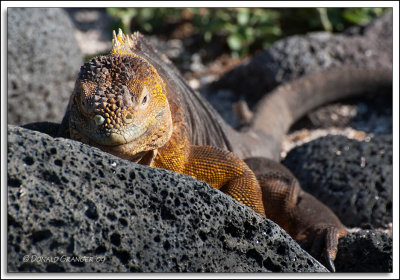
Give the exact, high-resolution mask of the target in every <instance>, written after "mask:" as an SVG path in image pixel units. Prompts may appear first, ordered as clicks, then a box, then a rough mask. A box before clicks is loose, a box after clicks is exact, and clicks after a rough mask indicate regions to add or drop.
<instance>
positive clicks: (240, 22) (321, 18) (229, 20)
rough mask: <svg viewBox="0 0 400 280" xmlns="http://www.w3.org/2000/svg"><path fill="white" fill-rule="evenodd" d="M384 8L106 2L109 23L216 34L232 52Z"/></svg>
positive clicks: (336, 26)
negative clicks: (170, 5)
mask: <svg viewBox="0 0 400 280" xmlns="http://www.w3.org/2000/svg"><path fill="white" fill-rule="evenodd" d="M387 9H388V8H108V9H107V11H108V13H109V15H110V16H112V17H114V18H116V19H117V20H118V22H117V25H116V26H113V28H114V29H116V28H122V30H123V31H124V32H132V31H134V30H139V31H141V32H143V33H145V34H157V35H161V36H166V38H168V37H169V36H175V37H179V34H180V36H181V38H182V37H185V36H194V35H200V37H201V38H202V41H203V43H209V42H211V41H213V40H215V39H217V38H219V39H221V38H222V42H224V43H225V45H226V47H227V48H228V49H229V50H230V52H231V54H232V55H233V56H243V55H247V54H249V53H254V52H255V51H258V50H262V49H266V48H267V47H268V46H270V45H271V44H272V43H273V42H274V41H276V40H278V39H280V38H284V37H287V36H289V35H293V34H304V33H307V32H310V31H318V30H319V31H330V32H340V31H342V30H344V29H345V28H347V27H349V26H351V25H365V24H367V23H368V22H369V21H370V20H372V19H373V18H375V17H377V16H380V15H381V14H382V13H383V12H384V11H385V10H387Z"/></svg>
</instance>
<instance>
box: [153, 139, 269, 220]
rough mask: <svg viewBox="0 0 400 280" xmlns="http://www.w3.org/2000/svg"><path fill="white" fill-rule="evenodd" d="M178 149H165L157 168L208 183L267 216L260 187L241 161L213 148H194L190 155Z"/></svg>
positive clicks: (157, 159) (157, 161)
mask: <svg viewBox="0 0 400 280" xmlns="http://www.w3.org/2000/svg"><path fill="white" fill-rule="evenodd" d="M167 146H168V145H167ZM167 148H168V147H167ZM176 148H177V147H176V146H174V147H173V149H168V150H167V152H165V150H163V149H161V153H160V154H159V155H158V156H157V158H156V159H155V164H154V166H155V167H160V168H165V169H170V170H173V171H175V172H179V173H183V174H186V175H189V176H192V177H194V178H196V179H197V180H200V181H203V182H206V183H207V184H209V185H210V186H212V187H214V188H216V189H219V190H221V191H222V192H224V193H226V194H228V195H230V196H232V197H233V198H234V199H236V200H237V201H239V202H241V203H243V204H244V205H246V206H248V207H250V208H252V209H253V210H254V211H256V212H257V213H258V214H260V215H262V216H263V217H265V210H264V205H263V201H262V193H261V188H260V185H259V183H258V181H257V179H256V177H255V175H254V173H253V172H252V171H251V170H250V168H249V167H248V166H247V165H246V164H245V163H244V162H243V161H242V160H241V159H239V158H238V157H237V156H235V155H234V154H233V153H231V152H229V151H227V150H222V149H219V148H215V147H211V146H196V145H191V146H190V147H189V148H188V151H187V152H184V151H182V150H183V149H176ZM163 151H164V152H163ZM185 154H186V155H185Z"/></svg>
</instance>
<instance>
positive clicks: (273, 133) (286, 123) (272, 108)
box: [245, 66, 392, 159]
mask: <svg viewBox="0 0 400 280" xmlns="http://www.w3.org/2000/svg"><path fill="white" fill-rule="evenodd" d="M391 89H392V70H391V69H390V68H389V67H387V68H384V67H381V68H374V69H368V68H356V67H350V66H349V67H345V68H342V69H332V70H328V71H325V72H318V73H314V74H310V75H306V76H303V77H301V78H299V79H297V80H293V81H291V82H288V83H286V84H283V85H281V86H279V87H277V88H275V89H274V90H273V91H272V92H270V93H269V94H267V95H266V96H265V97H264V98H263V99H261V100H260V101H259V103H258V104H257V106H256V108H255V112H254V117H253V119H252V120H251V122H250V126H249V127H247V128H246V131H247V132H246V133H245V134H247V135H249V134H253V135H254V134H258V135H265V136H267V137H268V141H269V142H274V143H281V142H282V140H283V137H284V136H285V134H286V133H287V132H288V130H289V128H290V126H291V125H292V124H293V123H294V122H296V121H297V120H298V119H300V118H301V117H302V116H304V115H305V114H306V113H307V112H309V111H310V110H312V109H314V108H316V107H318V106H321V105H323V104H326V103H329V102H332V101H335V100H339V99H343V98H347V97H352V96H356V95H360V94H364V93H369V92H373V93H380V92H382V93H383V92H391ZM257 138H261V137H257ZM271 138H272V139H273V140H274V141H271ZM273 146H275V147H273V149H276V145H273ZM279 152H280V151H279V150H278V151H268V152H267V154H273V158H274V159H279ZM252 156H255V155H252Z"/></svg>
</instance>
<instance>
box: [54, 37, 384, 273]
mask: <svg viewBox="0 0 400 280" xmlns="http://www.w3.org/2000/svg"><path fill="white" fill-rule="evenodd" d="M355 73H357V75H354V74H355ZM390 85H391V74H390V73H388V71H371V70H362V69H361V70H360V69H357V70H354V69H350V70H340V71H336V72H331V73H328V74H324V73H318V74H315V75H313V76H307V77H305V78H300V79H299V80H296V81H294V82H292V83H289V84H287V85H283V86H281V87H279V88H277V89H276V90H275V92H273V93H272V94H269V95H268V96H267V97H266V98H265V99H263V100H262V101H261V102H260V103H259V106H258V107H257V109H256V111H255V114H254V118H253V120H252V121H251V122H250V123H249V125H248V126H247V127H245V128H243V129H242V130H241V131H236V130H234V129H233V128H232V127H230V126H229V125H228V124H227V123H225V122H224V121H223V119H222V118H221V117H220V116H219V114H218V113H217V112H216V111H215V110H214V109H213V108H212V107H211V106H210V105H209V104H208V103H207V102H206V101H205V100H204V99H203V98H202V97H201V96H200V94H198V93H197V92H196V91H194V90H193V89H192V88H191V87H190V86H188V84H187V83H186V81H185V80H184V79H183V77H182V76H181V75H180V73H179V71H178V70H177V68H175V66H174V65H173V64H172V62H171V61H170V60H169V59H168V58H167V57H166V56H165V55H163V54H161V53H159V52H158V51H157V50H156V49H155V48H154V47H153V46H152V45H151V44H150V43H149V42H148V41H147V40H146V39H145V38H144V36H143V35H142V34H140V33H138V32H136V33H134V34H133V35H125V34H123V33H122V31H121V30H119V33H118V35H116V34H115V32H114V34H113V48H112V50H111V52H110V54H108V55H106V56H99V57H95V58H93V59H92V60H90V61H89V62H87V63H85V64H84V65H83V66H82V67H81V69H80V72H79V75H78V78H77V81H76V84H75V89H74V91H73V94H72V95H71V98H70V101H69V105H68V108H67V111H66V113H65V116H64V118H63V121H62V123H61V126H60V130H59V133H58V136H62V137H70V138H72V139H75V140H78V141H81V142H83V143H86V144H89V145H92V146H95V147H98V148H100V149H102V150H103V151H106V152H108V153H111V154H113V155H116V156H118V157H121V158H124V159H127V160H130V161H133V162H137V163H140V164H144V165H149V166H152V167H158V168H165V169H169V170H172V171H175V172H179V173H183V174H186V175H190V176H192V177H194V178H196V179H198V180H201V181H204V182H206V183H208V184H209V185H211V186H212V187H214V188H217V189H219V190H221V191H223V192H224V193H226V194H228V195H230V196H232V197H233V198H235V199H236V200H238V201H239V202H241V203H243V204H244V205H246V206H249V207H251V208H252V209H254V211H256V212H257V213H259V214H260V215H262V216H264V217H267V218H269V219H271V220H273V221H275V222H276V223H278V224H279V225H280V226H281V227H282V228H283V229H285V230H286V231H287V232H288V233H289V234H290V235H291V236H292V237H293V238H294V239H295V240H297V241H298V242H300V244H302V246H303V247H304V248H306V249H307V250H308V251H309V252H310V253H311V254H312V255H313V256H314V257H316V258H317V259H319V260H320V261H321V262H323V263H324V264H325V265H326V266H328V268H330V269H331V270H332V271H334V265H333V260H334V259H335V257H336V252H337V244H338V239H339V238H340V237H342V236H344V235H346V233H347V230H346V228H345V227H344V226H343V225H342V223H341V222H340V221H339V219H338V218H337V217H336V216H335V215H334V214H333V212H332V211H331V210H330V209H328V208H327V207H326V206H325V205H323V204H322V203H321V202H319V201H318V200H317V199H315V198H314V197H313V196H311V195H310V194H308V193H306V192H304V191H303V190H302V189H301V187H300V185H299V183H298V181H297V180H296V178H295V177H294V176H293V175H292V174H291V173H290V171H289V170H287V169H286V168H285V167H284V166H282V165H281V164H280V163H279V151H280V142H281V140H282V137H283V136H284V134H285V133H286V132H287V130H288V128H289V126H290V125H291V124H292V123H293V122H294V121H295V120H297V119H298V118H299V117H301V116H302V115H303V114H304V113H306V112H307V111H309V110H310V109H312V108H314V107H316V106H318V105H321V104H323V103H326V102H328V101H331V100H333V99H337V98H338V97H345V96H348V95H350V94H356V93H361V92H363V91H365V90H367V91H371V90H377V89H379V88H381V87H386V86H390Z"/></svg>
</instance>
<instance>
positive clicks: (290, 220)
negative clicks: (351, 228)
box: [245, 158, 347, 271]
mask: <svg viewBox="0 0 400 280" xmlns="http://www.w3.org/2000/svg"><path fill="white" fill-rule="evenodd" d="M245 162H246V163H247V164H248V166H249V167H250V168H251V169H252V170H253V172H254V173H255V174H256V177H257V179H258V181H259V184H260V187H261V190H262V195H263V201H264V208H265V212H266V217H267V218H269V219H271V220H273V221H274V222H276V223H277V224H279V225H280V226H281V227H282V228H283V229H285V230H286V231H287V232H288V233H289V234H290V235H291V236H292V237H293V238H294V239H295V240H296V241H297V242H299V243H300V245H301V246H302V247H303V248H304V249H306V250H307V251H308V252H310V254H311V255H312V256H314V257H315V258H317V259H318V260H320V261H321V262H322V263H323V264H324V265H326V266H327V267H328V268H329V269H330V270H332V271H334V269H335V268H334V265H333V260H334V259H335V258H336V253H337V244H338V239H339V238H340V237H342V236H344V235H346V234H347V230H346V228H345V227H344V225H343V224H342V223H341V222H340V220H339V219H338V218H337V217H336V215H335V214H334V213H333V212H332V211H331V210H330V209H329V208H328V207H327V206H325V205H324V204H323V203H321V202H320V201H319V200H317V199H316V198H315V197H313V196H312V195H310V194H308V193H306V192H305V191H303V190H302V189H301V187H300V185H299V183H298V181H297V179H296V178H295V177H294V176H293V175H292V173H291V172H290V171H289V170H288V169H287V168H285V167H284V166H283V165H281V164H279V163H277V162H274V161H272V160H269V159H267V158H249V159H246V160H245Z"/></svg>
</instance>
